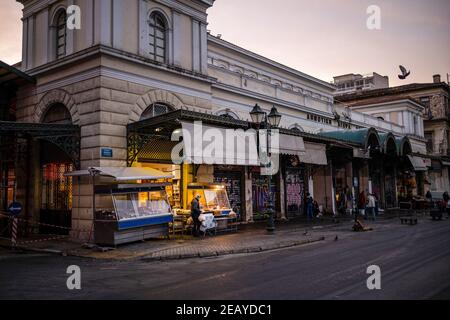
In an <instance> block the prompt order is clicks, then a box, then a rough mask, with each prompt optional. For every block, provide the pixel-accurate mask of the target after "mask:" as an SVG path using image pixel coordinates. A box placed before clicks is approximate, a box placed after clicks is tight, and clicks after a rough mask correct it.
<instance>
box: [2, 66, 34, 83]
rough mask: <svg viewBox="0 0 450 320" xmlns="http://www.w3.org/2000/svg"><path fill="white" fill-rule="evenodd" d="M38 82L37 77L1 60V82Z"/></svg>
mask: <svg viewBox="0 0 450 320" xmlns="http://www.w3.org/2000/svg"><path fill="white" fill-rule="evenodd" d="M27 82H28V83H36V79H34V78H33V77H31V76H29V75H27V74H26V73H24V72H22V71H20V70H19V69H17V68H14V67H12V66H10V65H9V64H7V63H4V62H3V61H0V84H1V85H5V84H14V85H16V86H19V85H21V84H23V83H27Z"/></svg>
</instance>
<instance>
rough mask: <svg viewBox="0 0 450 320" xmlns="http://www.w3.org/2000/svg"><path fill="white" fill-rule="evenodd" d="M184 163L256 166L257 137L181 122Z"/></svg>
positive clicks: (249, 131)
mask: <svg viewBox="0 0 450 320" xmlns="http://www.w3.org/2000/svg"><path fill="white" fill-rule="evenodd" d="M182 128H183V130H182V134H183V143H184V147H183V151H184V155H185V161H186V162H188V163H194V164H219V165H249V166H259V165H260V164H259V160H258V150H257V144H256V143H257V134H256V131H254V130H247V131H244V130H242V129H240V130H235V129H231V128H220V127H213V126H207V125H205V124H201V123H199V124H197V123H192V122H182Z"/></svg>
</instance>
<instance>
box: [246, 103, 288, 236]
mask: <svg viewBox="0 0 450 320" xmlns="http://www.w3.org/2000/svg"><path fill="white" fill-rule="evenodd" d="M250 116H251V118H252V121H253V123H255V124H256V126H257V128H258V130H259V129H260V128H261V127H262V128H263V129H266V130H267V133H266V155H267V157H268V159H270V156H271V154H270V145H269V143H270V141H269V136H270V135H271V134H272V128H277V127H278V126H279V125H280V122H281V114H280V113H279V112H278V110H277V108H275V106H274V107H273V108H272V110H271V111H270V113H269V115H267V113H266V112H264V111H263V110H262V109H261V107H260V106H259V105H258V104H256V105H255V106H254V107H253V110H252V111H250ZM258 139H259V134H258ZM266 166H267V167H270V162H268V163H267V164H266ZM269 172H270V174H269V175H267V186H268V190H267V192H268V204H267V209H266V213H267V214H268V215H269V220H268V222H267V231H269V232H274V231H275V220H274V215H275V205H274V199H273V194H272V192H271V191H272V178H273V175H272V172H271V171H269Z"/></svg>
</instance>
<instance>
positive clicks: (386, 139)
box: [378, 132, 399, 154]
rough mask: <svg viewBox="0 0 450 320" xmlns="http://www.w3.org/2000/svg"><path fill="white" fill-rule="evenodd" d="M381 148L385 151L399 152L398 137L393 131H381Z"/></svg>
mask: <svg viewBox="0 0 450 320" xmlns="http://www.w3.org/2000/svg"><path fill="white" fill-rule="evenodd" d="M378 136H379V137H380V144H381V148H382V150H383V152H384V153H391V152H392V153H395V154H399V149H398V147H397V139H396V138H395V136H394V135H393V134H392V133H390V132H389V133H380V134H379V135H378Z"/></svg>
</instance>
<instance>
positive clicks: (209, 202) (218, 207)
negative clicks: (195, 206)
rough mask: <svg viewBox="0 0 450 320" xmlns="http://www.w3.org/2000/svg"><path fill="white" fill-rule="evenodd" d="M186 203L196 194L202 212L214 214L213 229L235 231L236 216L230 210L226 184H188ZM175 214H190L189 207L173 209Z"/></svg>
mask: <svg viewBox="0 0 450 320" xmlns="http://www.w3.org/2000/svg"><path fill="white" fill-rule="evenodd" d="M187 191H188V192H187V197H188V198H187V201H188V204H190V203H191V202H192V200H193V199H194V197H195V196H196V195H197V194H198V195H200V196H201V198H200V208H201V210H202V214H205V215H208V214H212V215H214V220H215V222H217V228H216V230H215V231H218V232H221V231H236V230H237V221H238V216H237V214H236V213H235V212H234V211H233V210H232V208H231V206H230V201H229V199H228V194H227V190H226V186H225V185H223V184H207V183H195V184H189V185H188V188H187ZM175 213H176V214H177V215H179V216H180V215H181V216H183V215H184V216H190V214H191V210H190V208H186V209H184V210H175Z"/></svg>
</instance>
